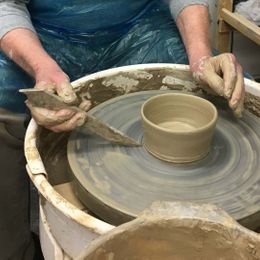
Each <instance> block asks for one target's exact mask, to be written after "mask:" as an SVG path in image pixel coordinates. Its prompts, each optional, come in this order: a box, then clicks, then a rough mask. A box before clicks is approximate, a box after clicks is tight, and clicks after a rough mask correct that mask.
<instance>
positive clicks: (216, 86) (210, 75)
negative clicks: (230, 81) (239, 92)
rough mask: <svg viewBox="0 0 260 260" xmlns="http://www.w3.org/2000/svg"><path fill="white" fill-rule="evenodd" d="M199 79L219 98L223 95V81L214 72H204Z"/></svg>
mask: <svg viewBox="0 0 260 260" xmlns="http://www.w3.org/2000/svg"><path fill="white" fill-rule="evenodd" d="M201 79H202V80H203V81H204V82H206V83H207V84H208V85H209V86H210V88H211V89H212V90H214V91H215V92H216V93H217V94H218V95H219V96H223V95H224V81H223V79H222V78H221V77H220V76H218V74H217V73H215V72H214V71H204V74H203V75H202V76H201Z"/></svg>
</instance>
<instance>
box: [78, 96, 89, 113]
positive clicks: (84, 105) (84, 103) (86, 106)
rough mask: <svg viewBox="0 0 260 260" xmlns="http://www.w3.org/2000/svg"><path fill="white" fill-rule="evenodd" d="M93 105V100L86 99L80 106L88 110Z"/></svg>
mask: <svg viewBox="0 0 260 260" xmlns="http://www.w3.org/2000/svg"><path fill="white" fill-rule="evenodd" d="M91 105H92V104H91V101H90V100H86V99H85V100H83V101H82V102H81V103H80V105H79V108H80V109H82V110H84V111H85V112H87V111H88V110H89V109H90V108H91Z"/></svg>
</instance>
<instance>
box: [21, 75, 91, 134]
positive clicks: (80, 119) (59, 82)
mask: <svg viewBox="0 0 260 260" xmlns="http://www.w3.org/2000/svg"><path fill="white" fill-rule="evenodd" d="M51 75H52V78H51V79H50V78H48V77H45V78H44V77H43V78H42V79H41V80H40V81H38V83H37V84H36V85H35V88H38V89H42V90H46V91H50V92H52V93H56V94H57V95H59V96H60V97H61V98H62V100H63V101H64V102H65V103H67V104H71V105H72V104H76V103H77V96H76V94H75V93H74V91H73V89H72V86H71V84H70V82H69V78H68V76H67V75H66V74H64V73H63V72H59V73H56V75H55V73H52V74H51ZM36 79H37V78H36ZM36 82H37V81H36ZM26 105H27V107H28V108H29V109H30V111H31V114H32V117H33V118H34V120H35V121H36V122H37V123H38V124H39V125H41V126H44V127H45V128H47V129H50V130H52V131H54V132H63V131H71V130H73V129H74V128H76V127H77V126H81V125H82V124H83V123H84V122H85V113H82V112H76V111H75V110H73V109H61V110H59V111H54V110H48V109H45V108H41V107H35V106H34V105H33V104H31V103H30V102H29V101H28V100H27V101H26ZM90 106H91V103H90V101H83V102H82V103H81V104H80V108H81V109H83V110H85V111H87V110H88V109H89V108H90Z"/></svg>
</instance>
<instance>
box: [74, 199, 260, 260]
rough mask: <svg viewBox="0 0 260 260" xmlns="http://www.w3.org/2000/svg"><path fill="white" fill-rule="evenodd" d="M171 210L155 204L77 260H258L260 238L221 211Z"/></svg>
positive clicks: (175, 206)
mask: <svg viewBox="0 0 260 260" xmlns="http://www.w3.org/2000/svg"><path fill="white" fill-rule="evenodd" d="M164 204H165V205H164ZM169 204H171V202H169V203H168V202H165V203H162V204H161V203H157V204H156V205H154V206H153V209H152V210H149V209H148V210H146V213H145V214H144V215H141V216H140V217H139V218H137V219H135V220H133V221H131V222H129V223H127V224H124V225H121V226H120V227H118V228H116V229H114V230H112V231H111V232H110V233H109V234H106V235H104V236H103V237H100V238H98V239H96V240H95V241H94V242H92V243H91V245H90V246H89V247H88V248H87V249H86V250H84V251H83V252H82V253H81V255H80V257H79V258H78V259H86V260H96V259H107V260H110V259H113V260H122V259H138V260H144V259H149V260H161V259H163V260H179V259H185V260H196V259H198V260H199V259H228V260H244V259H260V237H259V236H258V235H256V234H255V233H253V232H250V231H248V230H246V229H245V228H243V227H241V226H240V225H238V224H237V223H236V222H235V221H234V220H232V218H231V217H230V216H228V215H227V214H226V213H225V212H223V211H222V210H221V209H219V208H217V207H215V206H213V205H206V204H205V205H198V204H192V203H185V202H184V203H182V202H177V203H173V205H172V206H171V205H169ZM161 205H163V208H162V211H161ZM167 211H168V212H167ZM149 213H150V214H149ZM210 216H211V217H210Z"/></svg>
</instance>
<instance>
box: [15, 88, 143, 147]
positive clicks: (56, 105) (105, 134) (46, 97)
mask: <svg viewBox="0 0 260 260" xmlns="http://www.w3.org/2000/svg"><path fill="white" fill-rule="evenodd" d="M19 91H20V92H21V93H23V94H25V95H26V96H27V98H28V100H29V101H30V102H31V103H32V104H34V105H35V106H37V107H42V108H46V109H51V110H60V109H65V108H70V109H74V110H76V111H80V112H83V113H85V114H86V120H85V123H84V127H86V128H87V129H88V130H89V131H90V132H91V133H93V134H96V135H98V136H100V137H102V138H104V139H105V140H108V141H110V142H111V143H114V144H119V145H125V146H141V144H140V143H138V142H137V141H135V140H134V139H132V138H130V137H129V136H127V135H125V134H124V133H122V132H120V131H118V130H117V129H115V128H113V127H111V126H109V125H107V124H105V123H104V122H102V121H100V120H99V119H97V118H95V117H93V116H91V115H89V114H87V113H86V112H85V111H83V110H82V109H80V108H78V107H76V106H70V105H68V104H66V103H64V102H63V101H62V100H61V98H60V97H59V96H57V95H55V94H52V93H49V92H45V91H44V90H39V89H20V90H19Z"/></svg>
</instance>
